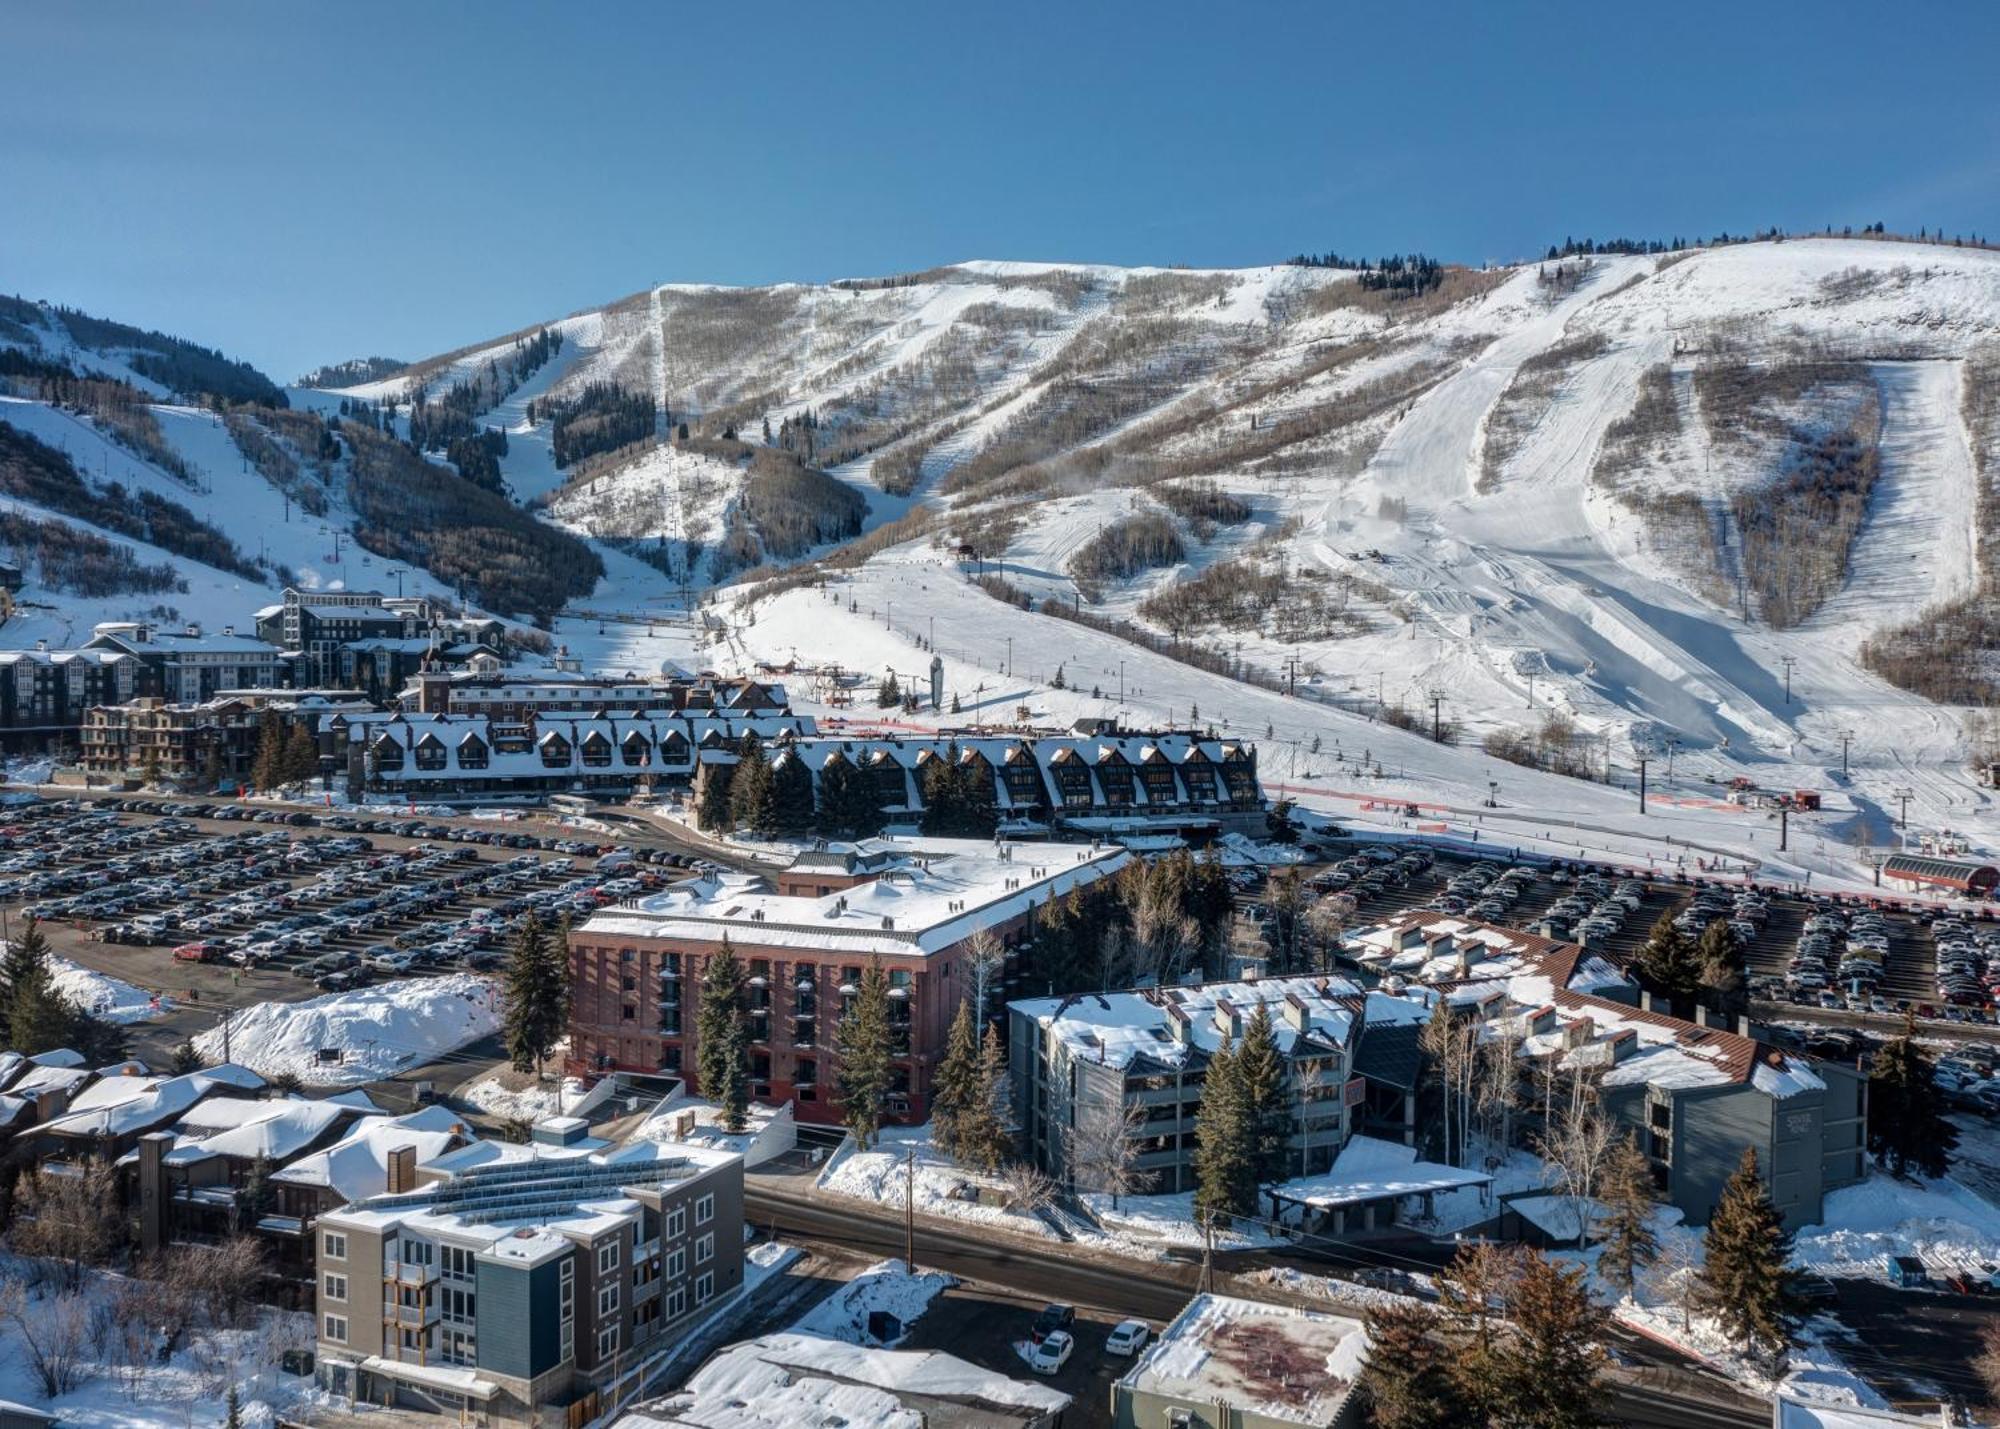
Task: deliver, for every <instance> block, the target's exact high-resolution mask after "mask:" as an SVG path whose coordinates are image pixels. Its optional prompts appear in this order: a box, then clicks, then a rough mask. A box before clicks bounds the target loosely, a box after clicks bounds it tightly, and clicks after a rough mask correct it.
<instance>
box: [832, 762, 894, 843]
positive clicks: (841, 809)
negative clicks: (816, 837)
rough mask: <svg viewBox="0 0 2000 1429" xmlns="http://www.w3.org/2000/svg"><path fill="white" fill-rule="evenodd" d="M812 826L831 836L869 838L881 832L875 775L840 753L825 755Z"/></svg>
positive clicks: (835, 837)
mask: <svg viewBox="0 0 2000 1429" xmlns="http://www.w3.org/2000/svg"><path fill="white" fill-rule="evenodd" d="M816 826H817V828H818V830H819V832H820V833H822V834H824V835H825V836H826V837H828V838H831V839H862V838H873V837H874V836H875V835H876V834H879V833H881V832H882V804H881V801H880V800H879V799H878V798H877V797H876V793H875V776H874V775H873V774H871V773H869V772H868V771H867V770H865V769H861V768H858V767H857V766H856V765H855V764H854V762H853V761H852V760H850V759H848V758H847V757H846V756H844V755H836V756H835V757H834V758H832V759H829V760H828V761H827V763H826V766H825V767H824V768H822V769H821V770H820V772H819V809H818V812H817V815H816Z"/></svg>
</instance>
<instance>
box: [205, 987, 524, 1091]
mask: <svg viewBox="0 0 2000 1429" xmlns="http://www.w3.org/2000/svg"><path fill="white" fill-rule="evenodd" d="M499 1026H500V990H499V985H498V984H497V983H496V982H495V981H494V980H493V979H492V978H486V977H478V976H476V975H474V974H471V973H455V974H453V975H452V976H449V977H433V978H413V979H410V980H409V981H406V982H395V983H387V984H384V985H383V986H381V987H368V988H360V989H358V990H356V991H354V992H336V993H329V994H328V995H327V996H325V997H315V998H313V999H312V1000H311V1001H310V1002H260V1003H258V1004H257V1005H256V1006H254V1007H248V1008H245V1009H244V1010H243V1011H241V1012H239V1013H237V1014H235V1016H233V1017H232V1018H230V1020H229V1043H230V1046H229V1054H230V1056H231V1057H232V1058H233V1059H234V1060H235V1061H237V1062H239V1063H241V1064H242V1065H244V1066H246V1067H249V1068H251V1069H252V1070H253V1071H256V1072H259V1073H261V1074H262V1075H264V1076H266V1077H274V1076H282V1075H284V1074H286V1073H290V1074H292V1075H293V1076H296V1077H298V1078H300V1079H301V1080H302V1081H304V1082H307V1083H308V1084H310V1085H314V1086H349V1085H352V1084H353V1083H356V1082H372V1081H375V1080H377V1079H378V1078H381V1077H392V1076H394V1075H395V1074H396V1073H398V1072H400V1071H403V1070H404V1069H406V1068H408V1067H415V1066H421V1065H422V1064H423V1063H425V1062H429V1061H433V1060H435V1059H436V1058H438V1057H441V1056H443V1055H444V1054H445V1053H447V1052H454V1051H456V1050H458V1049H459V1048H460V1047H463V1046H465V1045H466V1044H467V1043H468V1042H476V1041H478V1040H479V1039H480V1038H481V1037H485V1036H487V1035H488V1034H490V1033H492V1032H494V1031H495V1030H496V1029H498V1027H499ZM195 1048H196V1050H197V1051H199V1052H200V1053H201V1054H202V1055H203V1056H204V1057H213V1058H216V1059H218V1060H219V1059H220V1058H221V1056H222V1029H221V1028H220V1027H217V1028H215V1029H214V1030H212V1031H209V1032H204V1033H202V1034H201V1036H199V1037H197V1038H196V1039H195Z"/></svg>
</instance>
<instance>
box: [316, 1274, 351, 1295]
mask: <svg viewBox="0 0 2000 1429" xmlns="http://www.w3.org/2000/svg"><path fill="white" fill-rule="evenodd" d="M320 1293H321V1294H322V1295H324V1296H325V1297H326V1298H327V1299H329V1300H345V1299H346V1298H347V1277H346V1276H345V1275H329V1276H327V1277H326V1278H325V1279H324V1280H323V1281H322V1282H321V1284H320Z"/></svg>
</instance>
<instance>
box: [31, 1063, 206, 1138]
mask: <svg viewBox="0 0 2000 1429" xmlns="http://www.w3.org/2000/svg"><path fill="white" fill-rule="evenodd" d="M231 1086H232V1083H230V1082H228V1081H226V1080H224V1079H221V1078H217V1077H212V1076H210V1075H209V1074H208V1073H206V1072H190V1073H188V1074H187V1075H186V1076H181V1077H143V1076H132V1077H105V1078H103V1079H102V1080H100V1081H97V1082H95V1083H93V1084H92V1085H90V1086H88V1087H86V1088H84V1089H83V1090H82V1091H80V1092H78V1093H77V1094H76V1097H75V1098H74V1099H73V1100H72V1101H71V1102H70V1104H69V1107H68V1108H67V1109H66V1110H65V1111H64V1113H63V1114H62V1115H61V1116H58V1117H55V1118H54V1119H52V1120H50V1121H46V1122H43V1123H41V1124H40V1125H38V1126H35V1127H32V1128H30V1129H29V1130H28V1131H27V1132H24V1133H22V1134H23V1135H44V1134H51V1133H53V1134H58V1135H64V1136H107V1137H118V1136H130V1135H133V1134H135V1133H138V1132H141V1131H147V1130H150V1129H152V1128H154V1127H157V1126H160V1125H162V1124H163V1123H165V1122H168V1121H171V1120H173V1119H174V1118H176V1117H179V1116H181V1115H183V1114H185V1113H186V1112H187V1111H188V1109H189V1108H190V1107H192V1106H194V1105H195V1103H197V1102H199V1101H200V1100H202V1098H204V1097H206V1096H208V1095H209V1094H210V1093H212V1092H216V1091H221V1090H225V1089H229V1088H231Z"/></svg>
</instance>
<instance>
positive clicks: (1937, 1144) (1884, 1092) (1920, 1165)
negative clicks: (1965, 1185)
mask: <svg viewBox="0 0 2000 1429" xmlns="http://www.w3.org/2000/svg"><path fill="white" fill-rule="evenodd" d="M1915 1034H1916V1023H1915V1022H1914V1021H1906V1022H1905V1023H1904V1025H1903V1032H1902V1035H1901V1036H1899V1037H1895V1038H1892V1039H1891V1040H1890V1041H1889V1042H1887V1043H1885V1044H1884V1045H1883V1047H1882V1049H1881V1050H1880V1051H1878V1052H1877V1053H1876V1054H1875V1060H1874V1062H1873V1063H1872V1064H1871V1065H1870V1067H1869V1072H1868V1150H1869V1152H1870V1153H1871V1154H1872V1155H1873V1156H1874V1157H1875V1161H1876V1164H1877V1165H1880V1166H1882V1167H1885V1168H1886V1169H1887V1170H1888V1171H1889V1172H1890V1174H1892V1175H1895V1176H1908V1175H1909V1174H1910V1173H1911V1172H1912V1171H1917V1172H1921V1173H1922V1174H1923V1175H1925V1176H1942V1175H1944V1173H1945V1169H1946V1168H1947V1167H1948V1166H1949V1165H1950V1164H1951V1153H1952V1152H1953V1151H1954V1150H1956V1149H1957V1147H1958V1128H1957V1127H1955V1126H1953V1125H1952V1124H1951V1123H1950V1122H1949V1121H1947V1120H1946V1119H1945V1114H1944V1112H1945V1106H1944V1094H1943V1093H1942V1092H1940V1091H1939V1090H1938V1084H1937V1071H1936V1069H1935V1068H1934V1067H1933V1066H1932V1065H1931V1059H1930V1057H1929V1056H1928V1055H1927V1054H1926V1053H1925V1052H1924V1050H1923V1048H1921V1047H1919V1046H1918V1045H1917V1039H1916V1035H1915Z"/></svg>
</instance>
